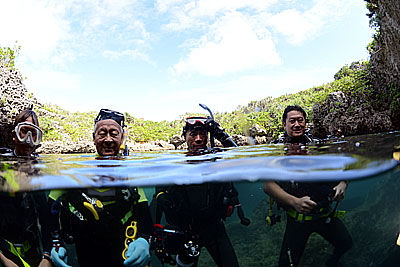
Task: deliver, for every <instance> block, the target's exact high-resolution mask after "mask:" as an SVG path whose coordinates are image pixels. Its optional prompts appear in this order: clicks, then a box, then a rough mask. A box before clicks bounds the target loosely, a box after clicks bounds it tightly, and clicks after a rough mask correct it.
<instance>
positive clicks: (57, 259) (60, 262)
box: [51, 247, 71, 267]
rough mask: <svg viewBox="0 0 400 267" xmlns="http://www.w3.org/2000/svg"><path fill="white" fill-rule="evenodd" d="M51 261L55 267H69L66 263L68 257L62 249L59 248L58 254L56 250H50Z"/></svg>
mask: <svg viewBox="0 0 400 267" xmlns="http://www.w3.org/2000/svg"><path fill="white" fill-rule="evenodd" d="M51 260H52V261H53V264H54V265H55V266H57V267H71V266H70V265H68V264H67V262H68V255H67V250H66V249H65V248H64V247H59V248H58V252H57V251H56V248H53V249H52V250H51Z"/></svg>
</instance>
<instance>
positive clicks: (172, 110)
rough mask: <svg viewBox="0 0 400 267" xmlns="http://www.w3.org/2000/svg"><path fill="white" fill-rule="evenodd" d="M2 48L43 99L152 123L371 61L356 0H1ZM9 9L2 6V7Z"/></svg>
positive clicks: (318, 81) (361, 5) (328, 77)
mask: <svg viewBox="0 0 400 267" xmlns="http://www.w3.org/2000/svg"><path fill="white" fill-rule="evenodd" d="M1 6H2V9H3V11H2V16H0V22H1V25H7V27H0V36H1V39H0V46H12V45H13V44H14V42H15V41H18V45H21V46H22V49H21V55H20V56H19V58H18V60H17V67H18V68H19V69H20V71H21V72H22V75H23V76H26V77H27V80H26V81H25V85H26V87H27V88H28V90H29V91H31V92H33V93H34V94H35V96H36V97H37V98H38V100H39V101H41V102H49V103H54V104H57V105H59V106H61V107H62V108H64V109H67V110H70V111H93V110H94V111H97V110H99V109H100V108H110V109H115V110H118V111H121V112H128V113H129V114H131V115H133V116H135V117H140V118H144V119H149V120H157V121H159V120H174V119H178V118H179V115H182V114H184V113H185V112H202V111H203V110H202V109H201V108H200V107H199V106H198V103H204V104H206V105H207V106H209V107H210V108H211V109H212V110H213V111H221V112H223V111H233V110H234V109H235V108H236V107H237V106H239V105H247V103H248V102H250V101H252V100H260V99H262V98H265V97H267V96H273V97H277V96H280V95H282V94H286V93H294V92H297V91H300V90H304V89H308V88H311V87H313V86H318V85H322V84H324V83H328V82H331V81H332V80H333V75H334V74H335V73H336V72H337V71H338V70H339V69H340V68H341V67H342V66H343V65H345V64H350V63H351V62H353V61H358V60H361V59H368V53H367V50H366V46H367V44H368V43H369V42H370V41H371V40H372V30H371V29H370V28H369V26H368V18H367V16H366V15H365V14H366V13H367V9H366V8H365V2H364V1H362V0H336V1H334V0H319V1H317V0H315V1H296V0H246V1H241V0H218V1H215V0H187V1H183V0H158V1H142V0H57V1H56V0H54V1H44V0H24V1H22V0H6V1H4V2H2V4H1ZM5 10H6V12H4V11H5Z"/></svg>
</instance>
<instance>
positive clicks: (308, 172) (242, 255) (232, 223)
mask: <svg viewBox="0 0 400 267" xmlns="http://www.w3.org/2000/svg"><path fill="white" fill-rule="evenodd" d="M399 145H400V133H399V132H390V133H382V134H373V135H362V136H353V137H346V138H336V139H331V140H325V141H324V142H320V143H316V144H313V145H308V146H305V145H301V146H300V145H283V144H277V145H274V144H271V145H254V146H244V147H236V148H227V149H218V150H214V151H209V152H210V153H204V154H201V155H188V154H187V152H186V151H185V150H171V151H163V152H140V153H139V152H137V153H133V154H131V155H130V156H125V157H120V158H117V159H115V158H107V157H106V158H98V157H96V155H93V154H91V155H88V154H84V155H83V154H69V155H42V156H40V157H38V158H23V157H19V158H16V157H2V158H1V162H0V164H1V183H0V188H1V191H2V192H3V193H2V194H1V195H2V198H3V197H6V196H5V195H6V194H16V193H17V192H20V191H21V192H23V191H26V192H29V191H34V192H47V194H48V192H50V190H51V191H52V192H53V191H54V189H71V190H72V191H78V189H82V188H86V189H87V188H110V187H121V188H127V187H135V188H136V187H138V186H139V187H143V188H144V194H145V196H146V198H147V200H148V204H149V205H150V208H151V205H152V200H154V196H155V195H156V194H155V192H156V191H157V189H156V188H155V186H157V187H160V186H168V185H171V184H174V185H190V184H192V186H196V184H204V183H218V182H224V183H223V184H225V183H228V182H234V185H235V188H236V190H237V191H238V195H237V197H238V200H239V201H240V203H239V204H241V205H240V207H241V208H240V209H241V212H242V214H240V215H239V213H238V215H239V216H238V215H237V214H236V210H238V209H239V208H237V207H238V206H237V205H236V206H235V207H236V208H235V209H234V212H233V213H232V214H230V215H229V216H225V217H224V218H223V219H224V220H225V227H226V232H227V234H228V236H229V238H230V241H231V243H232V246H233V248H234V251H235V252H236V255H237V259H238V262H239V265H240V266H277V265H278V259H279V253H280V250H281V244H282V239H283V236H284V232H285V224H286V222H285V221H286V216H287V215H286V214H285V211H284V210H283V209H282V207H281V208H279V209H278V207H277V206H276V205H270V204H269V202H270V198H269V196H268V195H267V194H266V193H264V181H265V180H274V181H286V182H287V181H292V182H293V181H296V182H298V181H301V182H310V183H311V184H312V183H316V182H322V181H323V182H331V183H335V182H336V183H337V182H338V181H343V180H346V181H348V182H349V185H348V188H347V190H346V194H345V197H344V199H343V201H341V202H340V204H339V205H336V206H335V204H332V206H335V207H334V210H335V211H336V210H337V211H339V210H340V211H345V215H344V217H342V218H341V220H342V222H343V224H344V225H345V226H346V228H347V230H348V232H349V234H350V236H351V239H352V246H351V249H350V250H349V251H348V252H347V253H346V254H345V255H344V256H343V257H342V259H341V264H342V265H341V266H398V264H400V250H399V249H400V248H399V247H398V245H396V241H397V238H398V236H399V234H400V223H399V220H400V217H399V216H400V210H399V209H400V208H399V205H398V203H400V195H399V193H398V190H400V168H399V167H398V163H399V162H398V161H397V160H398V157H399V156H398V153H399V152H398V151H397V150H396V148H397V149H398V146H399ZM396 159H397V160H396ZM43 190H45V191H43ZM79 192H80V191H79ZM28 194H30V193H28ZM152 215H153V214H152ZM5 216H7V215H5ZM100 216H101V213H100ZM267 217H269V219H271V218H273V219H274V220H273V222H272V223H271V220H268V218H267ZM153 220H154V216H153ZM243 220H245V221H244V222H243ZM160 223H161V224H166V221H165V218H162V219H161V221H160ZM110 230H111V228H110ZM74 238H77V237H71V242H68V241H67V240H64V243H65V247H66V248H67V249H68V255H69V260H68V262H69V264H70V266H79V264H78V262H77V259H76V253H75V245H74V241H73V239H74ZM159 238H160V240H161V239H162V238H161V237H159ZM160 242H161V241H160ZM160 244H161V243H160ZM160 244H159V245H160ZM168 245H169V243H168V242H167V243H163V244H162V246H164V250H165V251H164V252H163V253H164V254H163V253H160V251H162V249H161V250H160V248H158V250H157V249H156V250H153V252H152V259H151V263H150V265H151V266H162V264H164V266H169V265H175V263H176V262H174V260H172V261H170V260H168V259H167V256H170V257H171V258H172V259H174V257H175V255H173V256H171V255H169V254H168V248H165V246H166V247H168ZM171 246H172V245H171ZM332 250H333V247H332V245H330V244H329V243H328V242H327V241H326V240H324V239H323V238H321V236H319V235H317V234H312V235H311V237H310V238H309V240H308V242H307V244H306V246H305V250H304V253H303V255H302V257H301V261H300V264H299V266H323V265H324V263H325V262H326V260H327V259H328V258H329V255H330V254H332ZM156 251H158V252H156ZM177 251H180V250H179V249H178V250H177ZM178 253H179V252H178ZM166 254H168V255H166ZM196 257H198V266H215V263H214V262H213V260H212V258H211V257H210V255H209V253H208V252H207V250H206V249H205V248H203V249H199V255H197V256H196ZM187 266H191V265H187Z"/></svg>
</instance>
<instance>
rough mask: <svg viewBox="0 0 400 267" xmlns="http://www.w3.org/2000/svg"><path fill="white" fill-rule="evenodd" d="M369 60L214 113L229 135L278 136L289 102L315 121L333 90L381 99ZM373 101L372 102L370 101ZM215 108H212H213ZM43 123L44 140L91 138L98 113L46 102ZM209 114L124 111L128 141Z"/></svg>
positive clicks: (159, 136) (165, 135)
mask: <svg viewBox="0 0 400 267" xmlns="http://www.w3.org/2000/svg"><path fill="white" fill-rule="evenodd" d="M367 66H368V62H355V63H353V64H351V65H350V66H348V65H346V66H344V67H343V68H341V69H340V70H339V71H338V73H336V74H335V75H334V76H335V78H336V80H334V81H333V82H330V83H327V84H324V85H321V86H318V87H313V88H311V89H308V90H304V91H301V92H298V93H295V94H286V95H282V96H280V97H277V98H272V97H267V98H265V99H262V100H259V101H252V102H250V103H249V104H248V105H247V106H244V107H238V108H237V109H236V110H235V111H233V112H225V113H215V114H214V116H215V119H216V120H217V121H218V122H219V123H220V124H221V126H222V127H223V128H225V129H226V131H227V132H228V133H229V134H231V135H232V134H240V135H248V131H249V128H250V127H251V126H253V125H255V124H258V125H260V126H261V127H263V128H264V129H265V130H266V131H267V134H268V136H271V137H274V138H276V137H277V136H278V135H279V134H281V133H282V132H283V128H282V123H281V118H282V113H283V110H284V109H285V107H286V106H287V105H300V106H302V107H303V108H304V109H305V110H306V112H307V114H308V117H309V121H310V122H311V123H312V116H313V106H314V104H315V103H323V102H324V101H325V100H326V98H327V97H328V95H329V94H330V93H331V92H334V91H342V92H345V93H348V94H350V95H352V94H357V95H359V97H364V98H365V97H368V98H369V99H380V98H381V97H382V96H380V95H377V94H375V92H374V91H372V90H370V80H369V76H368V72H367V71H366V69H367ZM369 103H370V104H371V105H372V104H374V103H373V102H372V101H370V102H369ZM211 108H212V107H211ZM39 115H40V124H41V127H42V128H43V129H44V131H45V140H65V139H70V140H72V141H78V140H91V139H92V130H93V120H94V118H95V117H96V115H97V112H95V111H93V112H86V113H81V112H68V111H65V110H63V109H61V108H59V107H57V106H55V105H44V106H42V107H41V108H40V109H39ZM194 115H202V116H207V115H208V114H199V113H196V114H193V113H187V114H184V115H182V116H181V119H179V120H175V121H161V122H153V121H149V120H144V119H140V118H135V117H134V116H131V115H130V114H128V113H125V117H126V122H127V125H128V132H129V140H130V141H134V142H148V141H154V140H164V141H168V140H170V139H171V137H172V136H173V135H180V134H181V132H182V127H183V125H184V118H185V117H187V116H194Z"/></svg>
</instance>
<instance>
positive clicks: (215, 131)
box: [207, 119, 224, 139]
mask: <svg viewBox="0 0 400 267" xmlns="http://www.w3.org/2000/svg"><path fill="white" fill-rule="evenodd" d="M207 128H208V131H209V132H210V133H211V134H212V135H214V136H215V137H216V138H217V139H218V137H217V136H219V137H220V136H221V135H223V133H224V129H222V127H221V126H220V125H219V123H218V122H216V121H215V120H213V119H209V120H208V121H207Z"/></svg>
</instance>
